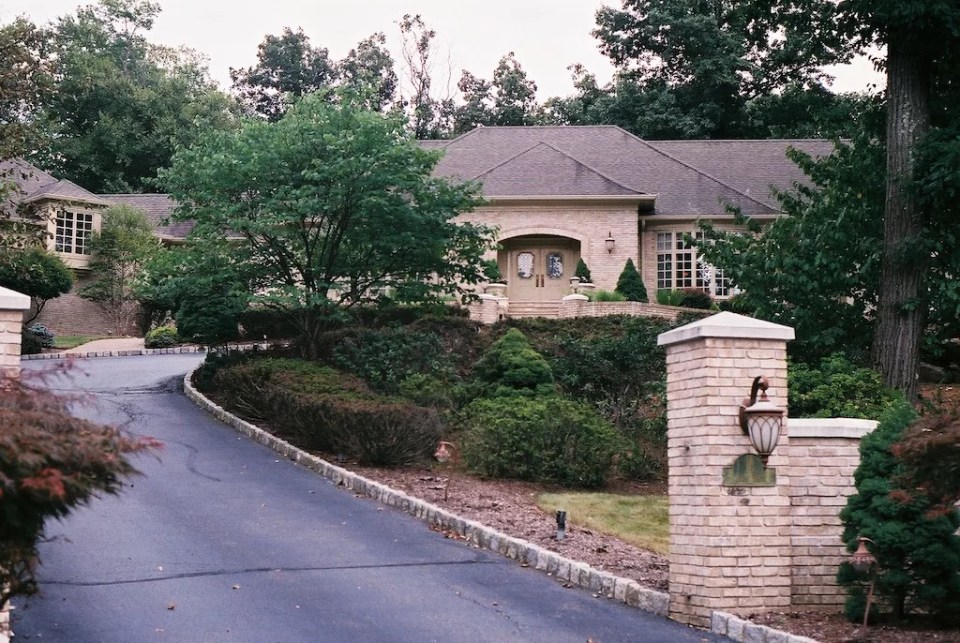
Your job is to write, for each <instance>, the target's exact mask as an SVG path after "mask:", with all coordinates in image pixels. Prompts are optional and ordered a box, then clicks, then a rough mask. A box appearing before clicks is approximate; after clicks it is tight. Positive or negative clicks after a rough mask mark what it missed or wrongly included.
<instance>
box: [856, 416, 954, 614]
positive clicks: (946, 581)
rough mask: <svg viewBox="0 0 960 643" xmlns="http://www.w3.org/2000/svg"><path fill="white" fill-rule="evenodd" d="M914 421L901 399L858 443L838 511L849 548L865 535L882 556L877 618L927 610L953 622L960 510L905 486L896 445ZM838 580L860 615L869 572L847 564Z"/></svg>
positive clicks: (879, 559)
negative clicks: (849, 487) (849, 490)
mask: <svg viewBox="0 0 960 643" xmlns="http://www.w3.org/2000/svg"><path fill="white" fill-rule="evenodd" d="M915 419H916V413H915V412H914V411H913V409H912V408H911V407H910V405H909V404H907V403H906V402H905V401H903V400H900V401H899V402H898V403H897V404H896V405H894V406H893V407H891V408H890V409H889V410H888V412H887V413H886V414H885V415H884V416H883V419H882V420H881V422H880V424H879V426H878V427H877V428H876V429H875V430H874V431H873V432H871V433H870V434H868V435H867V436H866V437H865V438H864V439H863V442H862V443H861V444H860V466H859V467H858V468H857V470H856V472H855V473H854V481H855V483H856V487H857V493H856V494H854V495H853V496H850V498H849V500H848V501H847V506H846V507H845V508H844V509H843V511H841V512H840V518H841V520H843V524H844V531H843V540H844V542H845V543H846V545H847V549H848V551H851V552H852V551H854V549H856V545H857V538H858V537H859V536H863V537H866V538H870V539H871V540H872V541H873V543H872V544H870V545H868V548H869V549H870V552H871V553H872V554H873V555H874V557H875V558H876V560H877V562H876V565H875V571H874V572H873V573H875V576H876V584H875V593H876V599H877V600H876V602H875V603H874V608H875V609H873V610H872V611H871V616H872V617H874V618H878V617H881V616H883V617H888V618H889V619H890V620H893V621H894V622H899V621H902V620H903V619H904V618H905V617H907V616H908V615H910V614H911V613H925V614H928V615H930V616H931V617H933V618H934V619H936V620H938V621H940V622H942V623H944V624H948V625H952V624H956V623H960V537H958V536H957V535H956V531H957V527H958V526H960V515H958V514H957V512H956V511H955V510H951V511H942V510H936V500H937V499H936V498H931V497H930V496H929V495H927V494H926V493H925V492H923V491H922V490H917V489H911V490H905V489H902V488H900V487H899V483H898V479H899V478H900V476H901V475H902V473H903V464H902V463H901V462H900V461H899V460H897V458H896V457H895V455H894V453H893V450H892V447H893V445H894V444H895V443H896V442H897V441H899V440H900V439H901V437H902V436H903V433H904V430H905V429H906V428H907V427H908V426H909V425H910V424H911V423H912V422H913V421H914V420H915ZM837 581H838V582H839V583H840V585H842V586H844V587H846V588H847V591H848V593H849V596H848V598H847V602H846V607H845V612H846V615H847V617H848V618H849V619H851V620H855V621H856V620H860V619H862V618H863V612H864V609H865V607H866V594H867V586H868V584H869V582H870V577H869V575H868V574H866V573H858V572H856V571H855V570H854V569H853V567H852V566H851V564H850V563H849V562H844V563H843V564H841V566H840V570H839V572H838V574H837Z"/></svg>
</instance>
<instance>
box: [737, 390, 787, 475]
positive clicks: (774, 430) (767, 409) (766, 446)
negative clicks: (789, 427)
mask: <svg viewBox="0 0 960 643" xmlns="http://www.w3.org/2000/svg"><path fill="white" fill-rule="evenodd" d="M768 386H769V385H768V384H767V380H766V378H764V377H756V378H754V380H753V386H752V387H751V388H750V397H749V398H747V399H745V400H743V402H742V403H741V404H740V428H741V429H743V433H744V435H747V436H749V437H750V443H751V444H752V445H753V448H754V449H756V450H757V454H758V455H759V456H760V459H761V460H763V465H764V466H766V464H767V459H768V458H769V457H770V454H771V453H773V450H774V449H776V448H777V442H779V441H780V432H781V430H782V429H783V414H784V411H783V409H781V408H779V407H777V406H776V405H774V404H773V403H772V402H771V401H770V400H768V399H767V387H768ZM758 391H759V392H760V399H759V400H758V399H757V392H758Z"/></svg>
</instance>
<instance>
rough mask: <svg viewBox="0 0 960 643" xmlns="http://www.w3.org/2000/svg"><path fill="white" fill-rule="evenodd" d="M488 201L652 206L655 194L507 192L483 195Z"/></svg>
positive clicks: (655, 197) (655, 198)
mask: <svg viewBox="0 0 960 643" xmlns="http://www.w3.org/2000/svg"><path fill="white" fill-rule="evenodd" d="M483 198H484V200H485V201H487V202H488V203H523V202H538V203H543V202H545V203H565V202H567V203H603V204H609V205H618V204H625V205H649V206H650V207H653V205H654V203H655V202H656V200H657V195H656V194H521V195H516V194H509V195H496V194H488V195H484V197H483Z"/></svg>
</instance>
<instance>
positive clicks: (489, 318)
mask: <svg viewBox="0 0 960 643" xmlns="http://www.w3.org/2000/svg"><path fill="white" fill-rule="evenodd" d="M506 306H507V298H506V297H499V296H497V295H489V294H487V293H483V294H481V295H477V300H476V301H473V302H471V303H470V304H469V305H468V308H469V310H470V319H472V320H474V321H477V322H480V323H481V324H488V325H489V324H496V323H497V322H498V321H500V320H501V319H502V318H503V316H504V313H505V310H506Z"/></svg>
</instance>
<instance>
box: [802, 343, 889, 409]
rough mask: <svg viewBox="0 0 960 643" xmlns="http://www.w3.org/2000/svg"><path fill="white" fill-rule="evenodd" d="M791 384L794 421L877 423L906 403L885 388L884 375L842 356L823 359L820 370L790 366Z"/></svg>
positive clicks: (811, 367) (818, 367)
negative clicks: (838, 419)
mask: <svg viewBox="0 0 960 643" xmlns="http://www.w3.org/2000/svg"><path fill="white" fill-rule="evenodd" d="M788 382H789V389H790V401H789V404H790V416H791V417H798V418H804V417H820V418H831V417H848V418H865V419H868V420H877V419H879V418H881V417H882V416H883V415H884V414H885V413H886V412H887V410H889V409H890V408H891V407H892V406H894V405H896V404H897V403H898V401H900V400H901V399H902V397H901V396H900V394H899V393H897V392H896V391H894V390H893V389H890V388H887V386H885V385H884V383H883V378H882V377H881V375H880V373H878V372H876V371H874V370H871V369H869V368H860V367H858V366H857V365H856V364H854V363H852V362H851V361H850V360H848V359H847V358H846V357H844V356H843V355H839V354H837V355H831V356H830V357H825V358H823V359H822V360H820V364H819V365H818V366H816V367H814V366H808V365H806V364H793V363H792V364H790V368H789V370H788Z"/></svg>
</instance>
